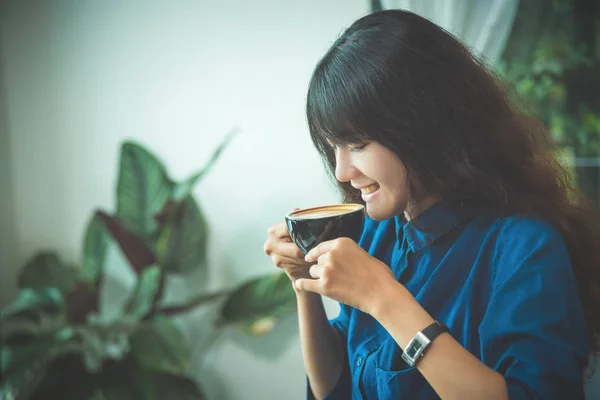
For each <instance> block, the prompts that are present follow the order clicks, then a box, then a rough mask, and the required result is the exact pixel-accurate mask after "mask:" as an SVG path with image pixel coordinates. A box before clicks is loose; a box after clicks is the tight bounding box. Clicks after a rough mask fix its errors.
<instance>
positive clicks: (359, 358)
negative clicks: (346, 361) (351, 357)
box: [356, 357, 363, 367]
mask: <svg viewBox="0 0 600 400" xmlns="http://www.w3.org/2000/svg"><path fill="white" fill-rule="evenodd" d="M362 363H363V358H362V357H358V360H356V365H357V366H358V367H360V366H361V365H362Z"/></svg>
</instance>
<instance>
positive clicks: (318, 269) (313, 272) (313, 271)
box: [308, 264, 323, 279]
mask: <svg viewBox="0 0 600 400" xmlns="http://www.w3.org/2000/svg"><path fill="white" fill-rule="evenodd" d="M308 273H309V274H310V276H312V277H313V278H315V279H319V278H320V277H321V276H322V275H323V267H322V266H320V265H317V264H315V265H313V266H312V267H310V269H309V270H308Z"/></svg>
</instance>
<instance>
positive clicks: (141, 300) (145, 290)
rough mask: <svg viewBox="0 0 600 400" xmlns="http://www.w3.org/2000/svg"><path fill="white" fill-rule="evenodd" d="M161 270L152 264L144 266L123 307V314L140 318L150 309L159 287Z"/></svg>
mask: <svg viewBox="0 0 600 400" xmlns="http://www.w3.org/2000/svg"><path fill="white" fill-rule="evenodd" d="M160 278H161V270H160V268H159V267H158V266H156V265H153V266H151V267H148V268H146V269H145V270H144V271H143V272H142V274H141V275H140V276H139V278H138V282H137V285H136V288H135V290H134V292H133V294H132V296H131V298H130V300H129V302H128V304H127V306H126V307H125V314H126V315H128V316H131V317H133V318H135V319H142V318H143V317H145V316H146V315H147V314H149V313H150V311H151V310H152V306H153V305H154V299H155V296H156V293H157V292H158V290H159V289H160Z"/></svg>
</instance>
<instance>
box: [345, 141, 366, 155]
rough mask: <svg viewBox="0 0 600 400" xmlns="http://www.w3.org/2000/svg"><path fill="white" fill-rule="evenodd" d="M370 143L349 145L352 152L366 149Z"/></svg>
mask: <svg viewBox="0 0 600 400" xmlns="http://www.w3.org/2000/svg"><path fill="white" fill-rule="evenodd" d="M367 144H368V143H364V144H361V145H360V146H348V147H349V151H350V152H352V153H358V152H359V151H361V150H362V149H364V148H365V147H366V146H367Z"/></svg>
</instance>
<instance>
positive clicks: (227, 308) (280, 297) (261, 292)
mask: <svg viewBox="0 0 600 400" xmlns="http://www.w3.org/2000/svg"><path fill="white" fill-rule="evenodd" d="M295 310H296V294H295V292H294V289H293V288H292V283H291V282H290V280H289V278H288V277H287V275H286V274H285V273H275V274H269V275H266V276H263V277H259V278H255V279H252V280H250V281H248V282H246V283H245V284H243V285H241V286H240V287H239V288H238V289H236V290H235V291H233V293H232V294H231V296H230V297H229V299H228V300H227V301H226V302H225V304H224V305H223V307H222V309H221V315H220V318H219V324H238V325H239V326H240V328H241V329H242V330H244V331H246V332H248V333H266V332H268V331H270V330H271V329H272V328H273V327H274V325H275V323H276V322H277V320H279V319H280V318H282V317H284V316H286V315H288V314H291V313H292V312H294V311H295ZM257 324H258V327H257Z"/></svg>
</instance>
